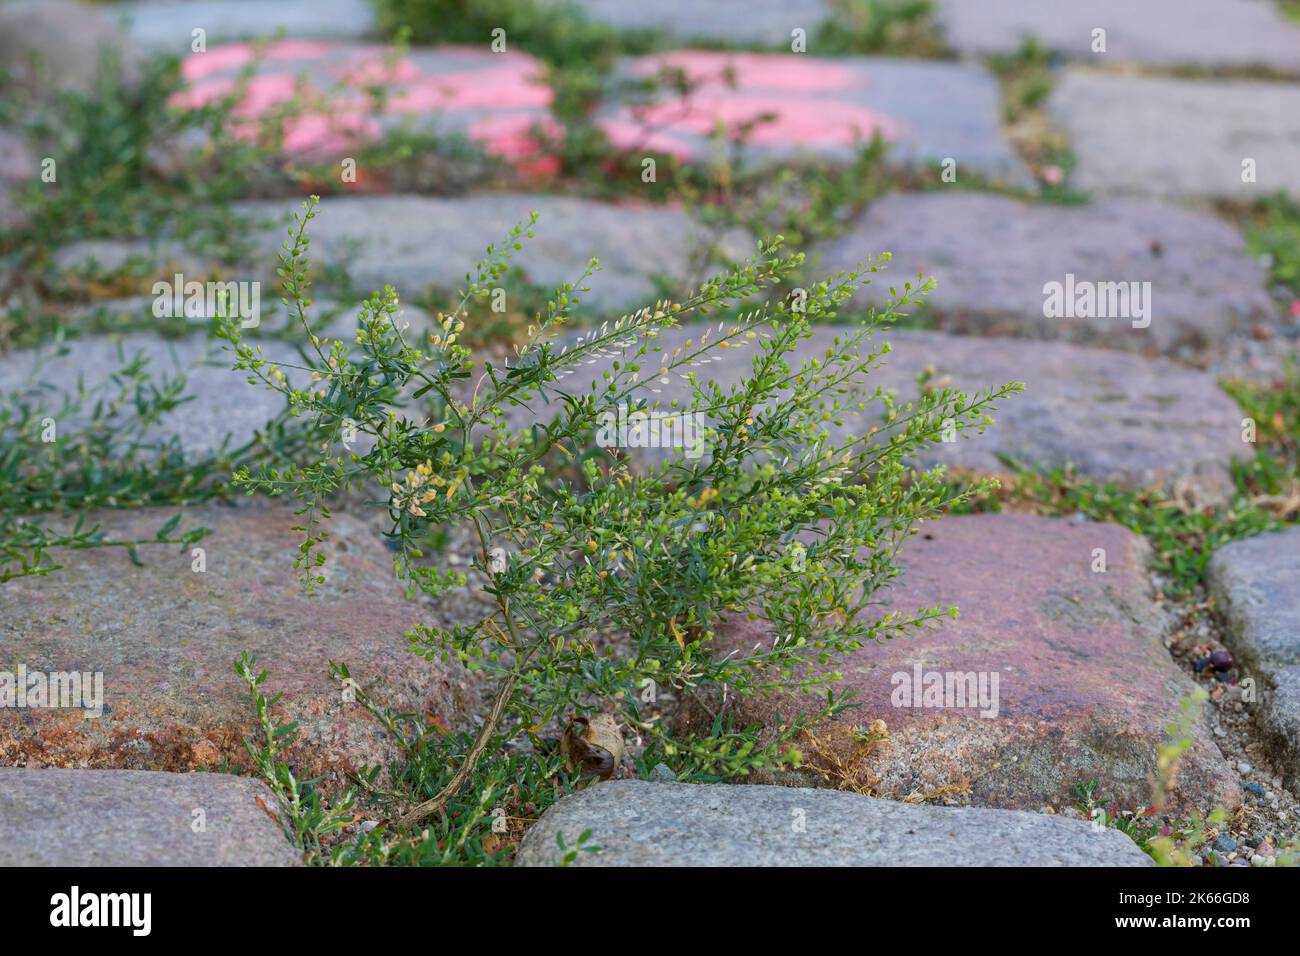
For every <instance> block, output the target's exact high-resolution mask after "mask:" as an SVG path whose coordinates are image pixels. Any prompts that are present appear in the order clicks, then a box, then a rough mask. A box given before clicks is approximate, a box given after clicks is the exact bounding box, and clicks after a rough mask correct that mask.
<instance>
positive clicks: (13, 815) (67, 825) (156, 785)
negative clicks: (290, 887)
mask: <svg viewBox="0 0 1300 956" xmlns="http://www.w3.org/2000/svg"><path fill="white" fill-rule="evenodd" d="M278 813H279V807H278V804H277V801H276V799H275V795H274V794H272V793H271V791H270V789H269V788H268V787H267V786H266V784H265V783H263V782H262V781H260V780H253V779H249V778H247V777H233V776H230V775H228V774H223V773H194V774H186V773H159V772H156V771H147V770H32V769H26V768H14V767H0V840H3V841H4V845H5V848H6V850H5V856H4V861H3V862H4V865H5V866H296V865H298V864H299V863H301V862H302V859H301V854H299V853H298V851H297V850H295V849H294V848H293V846H292V845H291V844H290V843H289V841H288V840H287V839H285V835H284V832H283V830H282V829H281V827H280V825H279V823H278V822H277V817H276V816H273V815H275V814H278Z"/></svg>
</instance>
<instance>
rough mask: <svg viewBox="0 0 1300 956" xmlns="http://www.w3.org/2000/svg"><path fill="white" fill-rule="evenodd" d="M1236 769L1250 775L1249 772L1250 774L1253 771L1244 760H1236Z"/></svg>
mask: <svg viewBox="0 0 1300 956" xmlns="http://www.w3.org/2000/svg"><path fill="white" fill-rule="evenodd" d="M1237 769H1238V770H1240V771H1241V772H1242V773H1250V772H1251V771H1252V770H1254V769H1255V768H1254V767H1252V766H1251V765H1250V764H1249V763H1247V762H1246V761H1245V760H1238V761H1237Z"/></svg>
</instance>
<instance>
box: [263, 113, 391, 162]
mask: <svg viewBox="0 0 1300 956" xmlns="http://www.w3.org/2000/svg"><path fill="white" fill-rule="evenodd" d="M379 133H380V126H379V123H378V122H376V121H375V120H374V119H372V118H371V117H368V116H364V115H362V114H357V113H354V114H346V115H333V116H325V115H321V114H309V115H304V116H298V117H295V118H293V119H291V120H290V121H289V122H287V123H286V124H285V129H284V148H285V149H286V150H287V151H288V152H290V153H298V154H304V153H337V152H339V151H340V150H344V149H347V148H348V147H350V146H355V145H356V144H357V143H358V142H362V141H365V140H372V139H375V138H376V137H378V136H379Z"/></svg>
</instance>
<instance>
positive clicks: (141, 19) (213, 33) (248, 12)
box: [113, 0, 377, 55]
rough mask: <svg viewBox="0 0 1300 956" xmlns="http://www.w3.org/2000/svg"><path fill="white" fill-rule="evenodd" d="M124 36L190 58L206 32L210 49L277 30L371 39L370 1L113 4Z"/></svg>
mask: <svg viewBox="0 0 1300 956" xmlns="http://www.w3.org/2000/svg"><path fill="white" fill-rule="evenodd" d="M113 10H114V12H115V13H118V14H119V15H121V17H122V18H123V21H124V22H125V24H126V29H127V32H128V33H129V35H130V37H131V39H132V40H134V41H135V42H136V43H137V44H138V45H140V46H141V47H143V48H145V49H147V50H149V51H151V52H155V53H172V54H177V55H181V54H185V53H189V52H190V44H191V40H192V31H194V30H196V29H203V30H205V31H206V32H207V38H206V39H207V42H208V44H209V45H211V44H215V43H227V42H230V41H233V40H255V39H260V38H264V37H271V36H273V35H275V33H276V32H277V31H278V30H284V32H285V34H286V35H287V36H289V37H294V38H312V39H315V38H321V39H327V38H329V39H336V38H363V37H370V36H373V35H375V33H376V30H377V27H376V23H375V12H374V5H373V4H372V3H370V2H369V0H181V2H175V3H170V2H164V3H149V2H129V3H119V4H115V5H114V7H113Z"/></svg>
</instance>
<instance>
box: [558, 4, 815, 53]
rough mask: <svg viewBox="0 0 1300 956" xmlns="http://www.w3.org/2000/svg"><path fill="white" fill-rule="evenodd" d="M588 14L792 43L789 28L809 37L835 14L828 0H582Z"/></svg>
mask: <svg viewBox="0 0 1300 956" xmlns="http://www.w3.org/2000/svg"><path fill="white" fill-rule="evenodd" d="M578 5H579V6H580V7H582V8H583V9H584V10H585V11H586V13H587V15H588V16H589V17H590V18H591V19H593V20H601V21H604V22H605V23H608V24H610V25H612V26H615V27H618V28H620V29H629V30H635V29H646V28H649V29H654V30H662V31H663V32H664V33H667V34H669V35H670V36H673V37H676V38H677V39H679V40H699V39H709V40H717V41H722V42H725V43H746V44H754V45H778V44H787V45H788V44H789V43H790V31H791V30H794V29H796V28H801V29H803V30H804V31H805V32H806V35H807V37H808V38H809V39H810V40H811V38H812V37H813V36H814V35H815V33H816V27H817V26H818V24H820V23H821V22H822V21H823V20H825V19H827V18H828V17H830V16H832V9H831V4H830V3H828V2H827V0H711V2H710V3H698V2H695V0H662V2H659V3H653V4H649V3H628V2H627V0H578Z"/></svg>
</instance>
